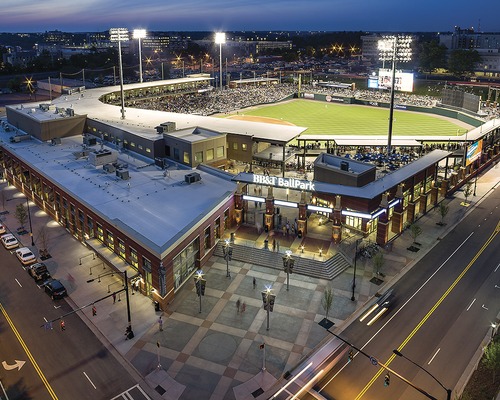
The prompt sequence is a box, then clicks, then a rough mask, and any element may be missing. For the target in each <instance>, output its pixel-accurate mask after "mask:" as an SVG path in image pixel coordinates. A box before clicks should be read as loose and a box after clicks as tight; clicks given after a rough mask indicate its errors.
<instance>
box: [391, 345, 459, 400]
mask: <svg viewBox="0 0 500 400" xmlns="http://www.w3.org/2000/svg"><path fill="white" fill-rule="evenodd" d="M392 352H393V353H394V354H396V355H397V356H398V357H403V358H404V359H406V360H408V361H409V362H411V363H412V364H413V365H415V366H417V367H418V368H420V369H421V370H422V371H424V372H425V373H427V375H429V376H430V377H431V378H432V379H434V380H435V381H436V382H437V383H439V386H441V387H442V388H443V389H444V390H446V400H451V389H447V388H445V387H444V385H443V384H442V383H441V382H439V380H438V379H437V378H436V377H435V376H434V375H432V374H431V373H430V372H429V371H427V370H426V369H425V368H424V367H422V366H421V365H418V364H417V363H416V362H414V361H412V360H410V359H409V358H408V357H406V356H405V355H404V354H403V353H401V352H400V351H398V350H393V351H392Z"/></svg>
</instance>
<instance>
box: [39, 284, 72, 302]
mask: <svg viewBox="0 0 500 400" xmlns="http://www.w3.org/2000/svg"><path fill="white" fill-rule="evenodd" d="M43 285H44V287H45V293H47V294H48V295H49V296H50V297H52V300H54V299H62V298H63V297H64V296H66V295H67V294H68V293H67V292H66V288H65V287H64V285H63V284H62V283H61V282H59V281H58V280H57V279H50V280H48V281H47V282H45V283H44V284H43Z"/></svg>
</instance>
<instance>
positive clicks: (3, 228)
mask: <svg viewBox="0 0 500 400" xmlns="http://www.w3.org/2000/svg"><path fill="white" fill-rule="evenodd" d="M5 232H7V230H6V229H5V226H3V225H2V224H0V235H1V234H3V233H5Z"/></svg>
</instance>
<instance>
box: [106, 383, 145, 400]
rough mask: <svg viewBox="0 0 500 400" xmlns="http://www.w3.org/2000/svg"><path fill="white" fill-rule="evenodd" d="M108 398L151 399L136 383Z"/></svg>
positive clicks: (125, 399)
mask: <svg viewBox="0 0 500 400" xmlns="http://www.w3.org/2000/svg"><path fill="white" fill-rule="evenodd" d="M110 400H151V397H149V396H148V395H147V394H146V393H145V392H144V390H142V388H141V387H140V386H139V384H137V385H135V386H132V387H131V388H130V389H127V390H125V391H124V392H122V393H120V394H119V395H118V396H116V397H113V398H112V399H110Z"/></svg>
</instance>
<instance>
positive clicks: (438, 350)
mask: <svg viewBox="0 0 500 400" xmlns="http://www.w3.org/2000/svg"><path fill="white" fill-rule="evenodd" d="M440 351H441V347H440V348H439V349H437V351H436V352H435V353H434V355H433V356H432V358H431V359H430V360H429V362H428V363H427V365H431V362H432V360H434V357H436V356H437V355H438V353H439V352H440Z"/></svg>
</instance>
